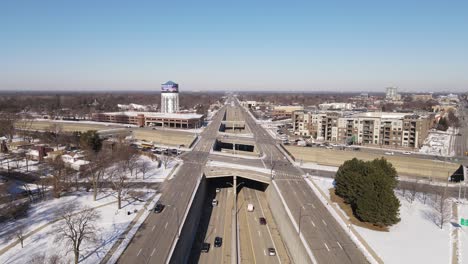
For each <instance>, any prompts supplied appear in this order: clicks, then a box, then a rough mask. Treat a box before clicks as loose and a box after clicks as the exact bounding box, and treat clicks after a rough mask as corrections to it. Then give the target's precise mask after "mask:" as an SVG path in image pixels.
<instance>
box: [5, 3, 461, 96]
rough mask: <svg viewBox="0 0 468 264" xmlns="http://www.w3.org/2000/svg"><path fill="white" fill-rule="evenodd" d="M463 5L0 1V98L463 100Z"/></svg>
mask: <svg viewBox="0 0 468 264" xmlns="http://www.w3.org/2000/svg"><path fill="white" fill-rule="evenodd" d="M467 8H468V3H467V2H466V1H444V2H442V1H423V2H419V1H414V2H413V1H411V2H408V1H402V0H396V1H392V2H376V1H358V2H356V1H354V2H349V1H327V2H322V1H321V2H317V3H314V2H313V1H308V2H307V3H303V2H301V1H287V2H286V1H242V0H241V1H236V2H233V3H227V2H224V1H197V2H186V3H182V2H175V1H157V2H155V1H148V2H146V1H143V2H138V4H137V3H135V2H120V1H98V2H97V1H79V2H64V1H47V0H45V1H3V2H1V3H0V31H1V32H2V35H1V37H0V40H1V41H0V58H1V59H0V90H66V91H104V90H130V89H136V90H147V91H150V90H154V91H157V90H159V89H160V85H161V83H163V82H165V81H167V80H173V81H175V82H177V83H179V85H180V90H181V92H184V91H193V90H202V91H206V90H213V91H216V90H232V91H251V90H256V91H268V90H272V91H288V92H291V91H304V92H313V91H334V92H339V91H343V92H358V91H363V92H385V88H386V87H389V86H395V87H398V91H399V92H464V91H468V74H467V72H468V34H466V29H467V28H468V16H467V15H466V10H467Z"/></svg>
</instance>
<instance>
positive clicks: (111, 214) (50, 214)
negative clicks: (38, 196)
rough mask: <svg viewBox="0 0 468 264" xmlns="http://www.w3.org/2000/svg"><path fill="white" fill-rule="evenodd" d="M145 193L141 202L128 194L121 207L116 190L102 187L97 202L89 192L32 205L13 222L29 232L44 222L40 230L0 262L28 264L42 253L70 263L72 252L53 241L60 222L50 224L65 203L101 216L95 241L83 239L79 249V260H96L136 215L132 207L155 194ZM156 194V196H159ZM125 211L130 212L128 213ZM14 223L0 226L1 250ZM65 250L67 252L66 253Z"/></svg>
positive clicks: (146, 190)
mask: <svg viewBox="0 0 468 264" xmlns="http://www.w3.org/2000/svg"><path fill="white" fill-rule="evenodd" d="M138 191H140V192H141V194H144V198H143V200H142V201H136V200H135V199H133V198H130V197H129V196H127V197H126V198H127V199H126V200H122V209H120V210H118V209H117V203H116V201H117V199H116V193H115V192H113V191H111V190H107V191H106V190H105V191H104V192H103V193H100V194H99V196H98V199H97V201H93V198H92V192H88V193H87V192H78V193H74V194H71V195H67V196H64V197H61V198H59V199H51V200H46V201H42V202H39V203H36V204H32V206H31V209H30V211H29V214H28V216H27V217H26V218H23V219H21V220H19V221H16V224H18V223H19V224H20V225H24V226H25V233H29V232H31V231H33V230H35V229H37V228H40V227H42V226H44V225H45V227H44V228H43V229H41V230H40V231H38V232H37V233H35V234H33V235H32V236H30V237H28V238H26V239H25V241H24V248H21V245H20V244H18V245H16V246H14V247H12V248H11V249H9V250H8V251H6V252H5V253H4V254H2V255H0V263H5V264H7V263H10V264H13V263H28V261H30V260H31V258H33V257H37V256H39V255H44V256H45V257H46V258H50V257H52V256H54V255H58V256H60V259H61V260H62V261H64V262H63V263H72V262H73V253H72V251H71V250H70V248H68V247H67V246H66V244H65V243H64V242H55V241H54V239H55V237H56V235H55V234H56V233H57V231H56V230H57V226H58V225H60V224H62V223H63V222H62V221H58V222H56V223H52V224H49V223H50V222H51V221H52V220H54V219H56V217H57V216H56V212H57V211H58V210H59V209H60V208H63V207H64V206H66V205H69V204H74V205H76V206H77V211H79V210H80V209H83V208H85V206H88V207H93V208H95V207H99V206H101V207H99V208H96V210H97V212H98V214H99V216H100V219H99V220H98V221H97V222H96V230H97V233H96V241H85V242H84V243H83V246H82V248H81V252H80V253H81V254H80V263H93V264H94V263H99V261H100V260H101V259H102V258H103V257H104V256H105V254H106V252H107V251H108V250H109V249H110V248H111V247H112V245H113V244H114V243H115V241H116V240H117V239H118V238H119V236H120V235H121V234H122V232H123V231H124V230H125V229H126V228H127V226H128V224H129V223H130V222H131V221H132V219H133V218H134V217H135V216H136V213H134V210H136V211H139V210H143V209H142V208H143V205H144V204H145V203H146V200H147V199H149V198H150V197H151V196H152V195H154V194H155V191H154V190H149V189H141V190H138ZM158 198H159V195H157V196H156V198H155V199H158ZM127 211H130V212H132V213H131V214H130V215H127ZM14 225H15V223H13V222H9V223H2V224H1V226H0V250H2V249H4V248H5V247H6V246H7V245H8V244H9V243H12V241H14V240H12V239H10V233H11V231H12V230H13V229H14V227H15V226H14ZM67 252H68V254H67Z"/></svg>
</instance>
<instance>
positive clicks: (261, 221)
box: [258, 217, 266, 225]
mask: <svg viewBox="0 0 468 264" xmlns="http://www.w3.org/2000/svg"><path fill="white" fill-rule="evenodd" d="M258 221H259V222H260V224H261V225H266V219H265V217H259V218H258Z"/></svg>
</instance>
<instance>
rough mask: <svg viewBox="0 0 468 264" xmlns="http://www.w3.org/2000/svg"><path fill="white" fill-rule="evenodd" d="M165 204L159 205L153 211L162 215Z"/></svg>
mask: <svg viewBox="0 0 468 264" xmlns="http://www.w3.org/2000/svg"><path fill="white" fill-rule="evenodd" d="M164 207H165V206H164V204H162V203H157V204H156V205H155V206H154V208H153V211H154V212H155V213H157V214H159V213H161V212H162V211H163V210H164Z"/></svg>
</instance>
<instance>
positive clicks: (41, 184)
mask: <svg viewBox="0 0 468 264" xmlns="http://www.w3.org/2000/svg"><path fill="white" fill-rule="evenodd" d="M49 185H50V179H49V178H47V177H41V178H40V179H39V180H38V181H37V182H36V188H37V194H38V196H39V198H40V199H44V198H45V196H46V192H47V187H49Z"/></svg>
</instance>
